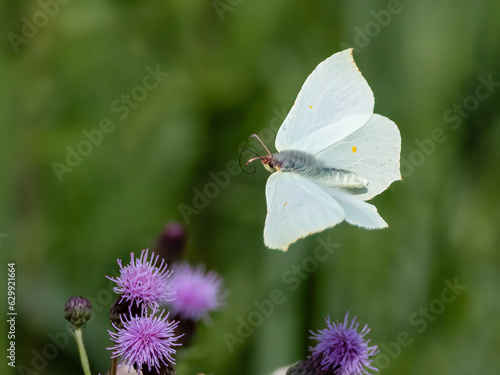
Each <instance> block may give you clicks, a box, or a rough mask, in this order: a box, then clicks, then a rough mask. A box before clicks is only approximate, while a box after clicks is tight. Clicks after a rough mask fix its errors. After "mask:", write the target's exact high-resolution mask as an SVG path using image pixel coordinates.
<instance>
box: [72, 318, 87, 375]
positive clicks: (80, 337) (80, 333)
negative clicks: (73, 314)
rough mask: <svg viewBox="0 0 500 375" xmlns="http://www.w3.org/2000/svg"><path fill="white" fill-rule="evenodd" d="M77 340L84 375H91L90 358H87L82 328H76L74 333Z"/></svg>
mask: <svg viewBox="0 0 500 375" xmlns="http://www.w3.org/2000/svg"><path fill="white" fill-rule="evenodd" d="M73 335H74V336H75V340H76V346H78V353H79V354H80V361H81V362H82V368H83V373H84V374H85V375H91V373H90V366H89V358H88V357H87V352H86V351H85V344H84V343H83V331H82V330H81V328H79V327H76V328H75V332H74V333H73Z"/></svg>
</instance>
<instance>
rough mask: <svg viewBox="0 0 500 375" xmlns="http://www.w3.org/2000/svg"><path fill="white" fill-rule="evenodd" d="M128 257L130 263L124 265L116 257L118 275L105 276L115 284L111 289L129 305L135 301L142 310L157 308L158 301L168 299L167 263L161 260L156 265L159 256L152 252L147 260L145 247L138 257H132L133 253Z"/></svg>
mask: <svg viewBox="0 0 500 375" xmlns="http://www.w3.org/2000/svg"><path fill="white" fill-rule="evenodd" d="M130 257H131V260H130V264H128V265H126V266H123V265H122V262H121V260H120V259H118V261H117V262H118V265H119V266H120V276H119V277H116V278H115V277H109V276H106V277H107V278H108V279H109V280H111V281H114V282H115V283H116V284H117V286H116V287H115V288H113V290H114V291H115V293H117V294H120V295H121V296H122V300H126V301H127V302H129V303H130V305H132V304H133V303H135V304H136V306H141V308H142V311H143V312H145V311H146V310H147V308H148V307H150V308H153V309H156V308H158V306H159V302H161V301H168V300H169V297H170V295H171V285H170V283H169V282H168V279H169V277H170V274H171V271H170V270H167V264H166V263H165V262H164V261H163V260H162V261H161V263H160V265H159V266H156V263H157V262H158V258H159V257H158V256H156V257H155V254H154V253H151V258H150V259H149V260H147V258H148V250H147V249H146V250H142V252H141V257H140V258H134V253H131V254H130Z"/></svg>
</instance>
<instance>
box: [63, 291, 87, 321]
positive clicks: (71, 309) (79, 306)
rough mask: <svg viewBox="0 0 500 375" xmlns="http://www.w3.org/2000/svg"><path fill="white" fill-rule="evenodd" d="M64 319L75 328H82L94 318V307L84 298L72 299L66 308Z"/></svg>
mask: <svg viewBox="0 0 500 375" xmlns="http://www.w3.org/2000/svg"><path fill="white" fill-rule="evenodd" d="M64 317H65V318H66V320H68V321H69V322H70V323H71V324H73V325H74V326H75V327H81V326H83V325H85V323H87V322H88V321H89V320H90V318H91V317H92V305H91V304H90V301H89V300H88V299H86V298H83V297H71V298H70V299H69V300H68V302H66V305H65V306H64Z"/></svg>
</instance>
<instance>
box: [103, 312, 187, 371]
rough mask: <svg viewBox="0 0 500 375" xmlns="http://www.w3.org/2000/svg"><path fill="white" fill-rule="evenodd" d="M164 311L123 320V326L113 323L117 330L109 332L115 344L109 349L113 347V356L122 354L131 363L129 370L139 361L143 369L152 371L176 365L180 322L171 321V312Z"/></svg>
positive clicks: (127, 363) (124, 361)
mask: <svg viewBox="0 0 500 375" xmlns="http://www.w3.org/2000/svg"><path fill="white" fill-rule="evenodd" d="M164 312H165V310H162V312H161V313H160V315H158V316H154V312H153V314H151V315H146V314H143V315H142V316H138V315H136V316H134V317H131V318H130V319H123V320H122V328H119V327H117V326H115V325H113V327H114V328H115V330H116V332H112V331H108V332H109V334H110V336H111V340H113V342H114V343H115V346H113V347H111V348H108V349H109V350H113V354H112V358H116V357H122V363H123V364H125V365H127V366H129V370H130V367H131V366H133V365H134V364H135V365H136V366H137V371H139V372H141V371H144V370H143V368H144V369H145V368H147V371H148V372H149V371H151V370H152V369H153V370H155V371H156V372H158V373H161V371H162V369H164V368H168V367H170V365H174V364H175V360H174V358H173V356H174V355H175V353H176V350H175V349H174V347H175V346H178V345H180V344H178V343H176V342H175V341H176V340H177V339H178V338H179V337H178V336H174V333H173V332H174V329H175V328H176V327H177V324H178V322H175V321H168V315H169V314H168V313H167V315H165V316H163V314H164ZM143 366H145V367H143Z"/></svg>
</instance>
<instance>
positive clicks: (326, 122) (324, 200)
mask: <svg viewBox="0 0 500 375" xmlns="http://www.w3.org/2000/svg"><path fill="white" fill-rule="evenodd" d="M373 105H374V98H373V93H372V91H371V89H370V87H369V86H368V83H367V82H366V80H365V79H364V78H363V76H362V75H361V72H360V71H359V69H358V68H357V66H356V63H355V62H354V59H353V57H352V49H347V50H345V51H342V52H338V53H336V54H334V55H333V56H331V57H329V58H328V59H326V60H325V61H323V62H322V63H321V64H319V65H318V66H317V67H316V69H314V71H313V72H312V73H311V74H310V75H309V77H307V79H306V81H305V83H304V85H303V86H302V89H301V90H300V92H299V94H298V96H297V99H296V101H295V104H294V106H293V107H292V109H291V110H290V112H289V113H288V116H287V117H286V119H285V121H284V122H283V124H282V125H281V128H280V129H279V131H278V134H277V136H276V149H277V150H278V153H275V154H273V155H271V153H270V152H269V150H267V148H266V150H267V152H268V155H266V156H262V157H258V158H253V159H250V160H249V161H248V162H247V164H248V163H250V162H252V161H254V160H256V159H260V160H261V161H262V163H263V164H264V166H265V167H266V169H268V170H269V171H271V172H273V174H272V175H271V176H270V177H269V179H268V180H267V185H266V201H267V209H268V212H267V217H266V224H265V228H264V243H265V245H266V246H267V247H269V248H271V249H281V250H287V249H288V246H289V245H290V244H292V243H294V242H295V241H297V240H298V239H300V238H303V237H306V236H308V235H310V234H312V233H316V232H320V231H322V230H324V229H326V228H330V227H333V226H335V225H336V224H338V223H340V222H342V221H343V220H345V221H347V222H348V223H349V224H353V225H357V226H360V227H363V228H367V229H376V228H385V227H387V223H386V222H385V221H384V220H383V219H382V218H381V217H380V215H379V214H378V212H377V209H376V208H375V206H373V205H371V204H369V203H366V202H365V201H366V200H368V199H371V198H373V197H374V196H376V195H378V194H380V193H381V192H382V191H384V190H385V189H387V188H388V187H389V185H390V184H391V183H392V182H393V181H395V180H399V179H401V174H400V172H399V157H400V152H401V136H400V134H399V130H398V127H397V126H396V124H395V123H394V122H392V121H391V120H389V119H388V118H386V117H383V116H380V115H377V114H373ZM253 136H254V137H255V138H257V139H258V137H257V136H255V135H253ZM259 141H260V139H259ZM261 143H262V142H261ZM263 145H264V144H263ZM264 147H265V146H264Z"/></svg>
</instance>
